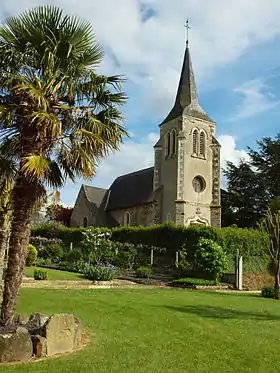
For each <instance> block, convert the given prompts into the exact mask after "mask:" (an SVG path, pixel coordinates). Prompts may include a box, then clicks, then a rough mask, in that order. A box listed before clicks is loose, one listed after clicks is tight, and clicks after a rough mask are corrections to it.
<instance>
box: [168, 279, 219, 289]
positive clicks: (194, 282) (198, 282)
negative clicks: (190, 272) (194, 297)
mask: <svg viewBox="0 0 280 373" xmlns="http://www.w3.org/2000/svg"><path fill="white" fill-rule="evenodd" d="M171 285H172V286H190V287H195V286H217V285H219V282H218V281H215V280H204V279H201V278H179V279H176V280H173V281H172V282H171Z"/></svg>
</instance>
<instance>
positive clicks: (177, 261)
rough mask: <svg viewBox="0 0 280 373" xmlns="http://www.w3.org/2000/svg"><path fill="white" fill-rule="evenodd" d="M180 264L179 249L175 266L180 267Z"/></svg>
mask: <svg viewBox="0 0 280 373" xmlns="http://www.w3.org/2000/svg"><path fill="white" fill-rule="evenodd" d="M178 265H179V251H176V259H175V267H176V268H178Z"/></svg>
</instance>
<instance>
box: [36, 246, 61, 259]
mask: <svg viewBox="0 0 280 373" xmlns="http://www.w3.org/2000/svg"><path fill="white" fill-rule="evenodd" d="M63 254H64V250H63V247H62V246H61V245H60V244H59V243H48V244H45V245H44V246H41V247H40V248H39V252H38V256H39V258H43V259H50V260H51V261H52V263H59V262H60V260H61V258H62V257H63Z"/></svg>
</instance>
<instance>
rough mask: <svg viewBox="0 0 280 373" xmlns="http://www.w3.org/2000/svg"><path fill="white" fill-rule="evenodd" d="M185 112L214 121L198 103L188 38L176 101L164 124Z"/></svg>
mask: <svg viewBox="0 0 280 373" xmlns="http://www.w3.org/2000/svg"><path fill="white" fill-rule="evenodd" d="M183 114H185V115H190V116H192V117H195V118H199V119H204V120H207V121H211V122H213V121H212V119H210V118H209V117H208V115H207V114H206V113H205V112H204V111H203V109H202V108H201V107H200V105H199V103H198V95H197V89H196V84H195V78H194V72H193V68H192V61H191V56H190V49H189V41H188V39H187V42H186V50H185V56H184V62H183V67H182V71H181V77H180V81H179V86H178V90H177V95H176V99H175V103H174V106H173V108H172V109H171V111H170V113H169V114H168V116H167V117H166V119H165V120H164V121H163V122H162V124H163V123H166V122H169V121H171V120H173V119H176V118H178V117H180V116H181V115H183Z"/></svg>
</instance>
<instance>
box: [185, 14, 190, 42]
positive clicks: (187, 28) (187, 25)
mask: <svg viewBox="0 0 280 373" xmlns="http://www.w3.org/2000/svg"><path fill="white" fill-rule="evenodd" d="M185 27H186V30H187V44H189V30H190V24H189V19H188V18H187V21H186V24H185Z"/></svg>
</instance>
